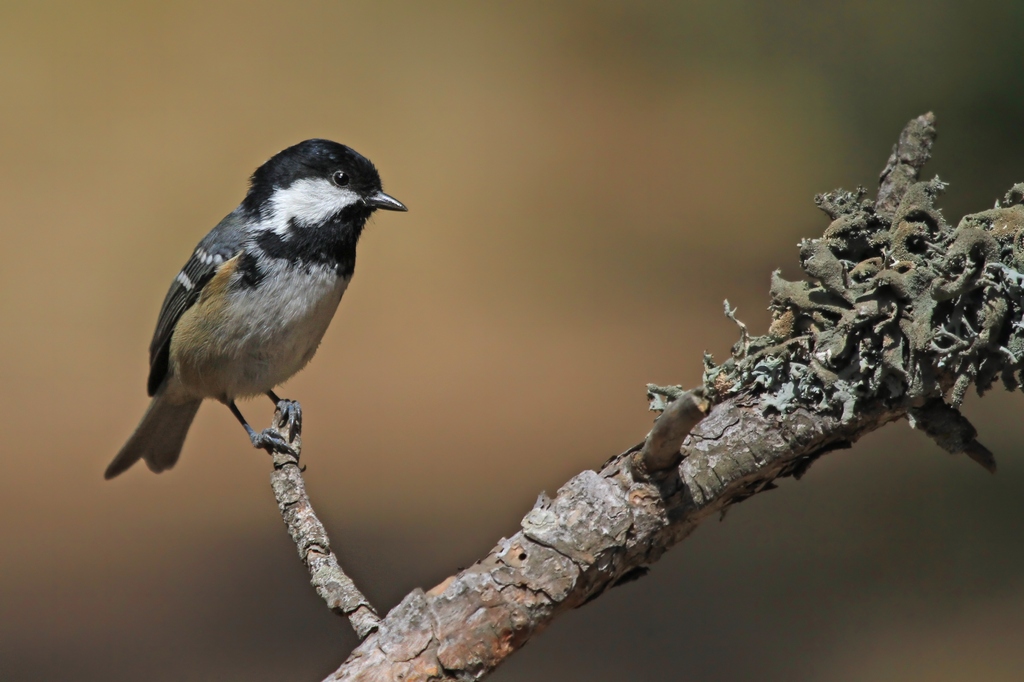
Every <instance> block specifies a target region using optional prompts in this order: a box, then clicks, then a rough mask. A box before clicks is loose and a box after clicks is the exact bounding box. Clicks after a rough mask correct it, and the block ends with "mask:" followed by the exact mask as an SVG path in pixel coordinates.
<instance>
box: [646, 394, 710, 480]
mask: <svg viewBox="0 0 1024 682" xmlns="http://www.w3.org/2000/svg"><path fill="white" fill-rule="evenodd" d="M647 394H648V397H649V398H650V399H651V401H652V403H651V409H654V410H657V409H660V410H662V412H661V416H659V417H658V419H657V420H655V422H654V427H653V428H652V429H651V432H650V433H649V434H648V435H647V439H646V440H645V441H644V444H643V447H642V448H640V450H639V451H638V452H634V453H633V454H632V455H631V457H630V466H631V468H632V470H633V474H634V476H636V477H638V478H641V479H648V478H650V477H651V476H652V475H653V474H655V473H657V472H659V471H667V470H669V469H672V468H673V467H675V466H676V465H677V464H679V461H680V460H681V459H682V458H683V457H682V454H681V453H680V446H681V445H682V444H683V441H684V440H685V439H686V437H687V436H688V435H690V431H692V430H693V427H694V426H696V425H697V424H699V423H700V421H701V420H702V419H704V417H705V416H706V415H707V413H708V409H710V403H709V402H708V401H707V400H706V399H705V398H704V388H703V387H699V388H695V389H693V390H691V391H683V390H681V389H679V388H677V387H668V388H665V387H661V386H655V385H653V384H649V385H648V387H647ZM666 401H670V402H666Z"/></svg>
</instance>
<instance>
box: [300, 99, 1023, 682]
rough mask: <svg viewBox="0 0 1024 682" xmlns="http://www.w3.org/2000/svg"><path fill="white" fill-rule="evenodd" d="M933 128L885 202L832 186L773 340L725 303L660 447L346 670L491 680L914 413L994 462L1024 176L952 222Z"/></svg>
mask: <svg viewBox="0 0 1024 682" xmlns="http://www.w3.org/2000/svg"><path fill="white" fill-rule="evenodd" d="M934 139H935V128H934V117H933V116H932V115H931V114H926V115H924V116H921V117H918V118H917V119H914V120H913V121H911V122H910V123H909V124H908V125H907V127H906V128H905V129H904V131H903V133H902V134H901V136H900V139H899V143H898V144H897V145H896V147H895V148H894V151H893V154H892V156H891V157H890V159H889V162H888V164H887V166H886V168H885V170H884V171H883V173H882V175H881V178H880V190H879V193H878V198H877V200H876V201H874V202H872V201H868V200H865V199H864V195H865V191H864V190H858V191H857V192H844V191H841V190H837V191H835V192H831V193H828V194H823V195H819V196H818V197H816V199H815V201H816V203H817V204H818V206H819V207H820V208H821V209H822V210H823V211H824V212H825V213H826V214H828V216H829V217H830V218H831V219H832V222H831V224H830V225H829V226H828V228H827V229H826V230H825V232H824V235H823V236H822V237H820V238H818V239H810V240H805V241H804V242H803V243H802V244H801V249H800V256H801V264H802V266H803V268H804V271H805V272H806V273H807V275H808V276H809V277H810V279H811V281H799V282H787V281H785V280H783V279H782V278H781V277H779V276H778V273H775V274H774V275H773V279H772V286H771V297H772V306H771V309H772V311H773V322H772V325H771V327H770V329H769V331H768V333H767V334H766V335H764V336H760V337H751V336H750V335H749V333H748V332H747V330H746V327H745V326H744V325H742V323H740V322H739V321H738V320H736V319H735V316H734V314H733V312H734V311H731V310H730V308H729V306H728V303H727V304H726V315H727V316H729V317H730V319H733V320H734V321H736V322H737V324H739V325H740V329H741V339H740V341H739V342H738V343H737V345H736V346H734V348H733V353H732V357H731V358H729V359H727V360H726V361H725V362H724V363H723V364H721V365H716V364H715V363H714V361H713V359H712V358H711V357H710V356H705V373H704V386H703V387H701V388H700V389H698V390H695V391H691V392H684V391H682V390H681V389H678V388H669V389H658V388H657V387H649V390H650V391H651V392H652V394H655V398H656V400H655V403H656V404H655V405H654V406H652V407H656V408H658V409H662V410H664V413H663V414H662V416H661V418H660V419H659V420H658V421H657V422H656V423H655V426H654V428H653V429H652V431H651V434H650V435H649V436H648V438H647V439H646V441H645V443H644V444H642V445H641V446H637V447H635V448H631V449H630V450H628V451H626V452H625V453H623V454H621V455H618V456H616V457H613V458H612V459H611V460H609V461H608V462H607V463H606V464H605V465H604V466H603V467H602V468H601V469H600V470H599V471H584V472H583V473H581V474H579V475H577V476H575V477H574V478H572V479H571V480H570V481H569V482H568V483H566V484H565V485H564V486H562V488H561V489H559V491H558V493H557V495H556V496H555V498H554V499H550V498H548V497H547V496H546V495H543V494H542V495H541V496H540V497H539V498H538V500H537V503H536V505H535V506H534V508H533V509H532V510H531V511H530V512H529V513H528V514H527V515H526V516H525V517H524V519H523V521H522V525H521V528H520V530H519V531H518V532H516V533H515V534H514V535H512V537H510V538H502V539H501V540H499V541H498V543H497V544H496V545H495V547H494V548H493V549H492V550H491V551H490V552H489V553H488V554H487V556H485V557H483V558H482V559H480V560H479V561H477V562H476V563H475V564H473V565H472V566H471V567H469V568H467V569H465V570H462V571H460V572H459V573H458V574H456V575H454V576H451V577H450V578H448V579H447V580H445V581H444V582H442V583H441V584H439V585H437V586H435V587H433V588H432V589H430V590H428V591H426V592H424V591H422V590H419V589H417V590H414V591H413V592H411V593H410V594H409V595H407V596H406V597H405V598H404V599H403V600H402V602H401V603H400V604H399V605H398V606H396V607H395V608H394V609H392V610H391V612H390V613H389V614H388V615H387V616H386V617H385V618H384V619H383V620H381V621H380V623H379V627H378V629H377V631H376V632H374V633H372V634H371V635H370V636H369V637H367V638H366V639H365V641H363V642H362V644H360V645H359V646H358V647H357V648H356V649H355V650H354V651H353V652H352V654H351V655H350V656H349V658H348V660H346V661H345V663H344V664H343V665H342V666H341V667H340V668H339V669H338V670H337V671H335V672H334V673H333V674H332V675H331V676H330V677H329V678H328V679H329V680H368V681H369V680H381V681H384V680H388V681H391V680H403V681H406V682H411V681H415V680H423V681H426V680H467V679H480V678H482V677H484V676H486V675H487V674H488V673H489V672H491V671H492V670H494V669H495V668H496V667H497V666H498V665H499V664H500V663H501V662H502V661H503V660H504V659H505V658H507V657H508V656H509V655H511V654H512V653H514V652H515V651H516V650H517V649H519V648H520V647H522V646H523V645H524V644H525V643H526V642H527V641H528V640H529V639H530V638H531V637H532V636H533V635H535V634H537V633H539V632H540V631H542V630H543V629H544V628H545V627H546V626H547V625H548V624H549V623H550V622H551V621H552V620H553V619H554V618H556V617H558V615H559V614H561V613H563V612H564V611H566V610H568V609H572V608H576V607H579V606H581V605H583V604H585V603H587V602H588V601H590V600H592V599H594V598H596V597H599V596H600V595H601V594H602V593H604V592H605V591H606V590H608V589H611V588H612V587H614V586H616V585H618V584H621V583H622V582H624V581H627V580H630V579H633V578H635V577H637V576H639V575H642V574H643V573H644V572H645V571H646V567H647V566H649V565H650V564H652V563H654V562H655V561H657V560H658V559H659V558H660V557H661V556H662V554H664V553H665V552H666V551H667V550H668V549H669V548H671V547H672V546H673V545H675V544H676V543H678V542H680V541H681V540H683V539H684V538H686V537H687V536H688V535H689V534H690V533H691V532H692V531H693V530H694V529H695V528H696V527H697V525H698V524H700V523H701V522H702V521H703V520H704V519H706V518H708V517H709V516H712V515H715V514H718V513H720V512H723V511H724V510H725V509H727V508H728V507H729V506H731V505H733V504H736V503H738V502H741V501H743V500H745V499H747V498H749V497H751V496H752V495H755V494H757V493H759V492H763V491H765V490H769V489H771V488H773V487H775V481H776V480H777V479H779V478H783V477H787V476H792V477H795V478H800V477H801V476H802V475H803V473H804V472H806V471H807V469H808V467H809V466H810V465H811V464H812V463H813V462H814V461H815V460H817V459H818V458H819V457H821V456H822V455H824V454H826V453H828V452H830V451H832V450H836V449H842V448H848V447H850V446H851V445H852V444H853V443H854V442H856V441H857V439H858V438H860V437H861V436H862V435H864V434H865V433H868V432H870V431H873V430H875V429H877V428H879V427H881V426H883V425H885V424H887V423H889V422H892V421H895V420H898V419H902V418H905V417H909V418H910V420H911V425H913V426H915V428H919V429H921V430H922V431H924V432H925V433H926V434H928V435H930V436H931V437H933V438H935V440H936V442H937V443H939V444H940V445H941V446H942V447H944V448H945V449H947V450H948V451H950V452H954V453H964V454H966V455H968V456H969V457H971V458H972V459H974V460H975V461H977V462H978V463H980V464H982V465H983V466H984V467H985V468H987V469H989V470H993V471H994V467H995V460H994V458H993V457H992V454H991V453H990V452H989V451H988V450H987V449H985V448H984V446H982V445H981V444H980V443H978V442H977V440H976V431H975V430H974V428H973V427H972V426H971V425H970V423H969V422H967V420H966V419H965V418H964V417H963V415H961V414H960V412H959V410H958V408H959V405H960V403H961V401H962V399H963V397H964V393H965V391H966V390H967V388H968V387H969V385H970V384H972V383H973V384H974V385H975V387H976V388H977V390H978V392H979V393H982V392H984V391H985V390H987V389H988V388H990V387H991V386H992V384H993V383H994V382H995V380H996V379H1001V380H1002V382H1003V383H1004V384H1005V386H1006V387H1007V388H1008V389H1010V390H1016V389H1017V388H1018V387H1019V386H1020V385H1021V383H1022V380H1024V377H1022V375H1021V371H1022V366H1024V364H1022V360H1024V185H1016V186H1014V187H1013V188H1012V189H1011V190H1010V192H1009V193H1008V194H1007V195H1006V198H1005V205H999V204H998V203H997V207H996V208H995V209H990V210H988V211H983V212H981V213H976V214H973V215H969V216H966V217H965V218H964V219H963V220H962V221H961V222H960V224H959V226H957V227H956V228H953V227H951V226H950V225H949V224H948V223H946V221H945V219H944V218H943V216H942V214H941V213H940V212H939V211H938V209H937V208H935V205H934V201H935V198H936V197H937V196H938V194H939V193H940V192H941V191H942V190H943V189H944V187H945V185H944V184H943V183H941V182H940V181H939V180H938V179H937V178H936V179H935V180H932V181H930V182H918V174H919V172H920V170H921V167H922V166H923V165H924V163H925V161H927V159H928V156H929V154H930V150H931V146H932V143H933V142H934ZM666 398H667V399H668V401H669V402H667V403H665V402H663V400H664V399H666ZM673 400H674V402H673ZM705 400H706V401H707V403H708V404H712V405H713V408H712V409H711V411H710V413H709V414H708V415H707V417H706V418H705V419H704V420H703V421H699V420H700V417H701V416H703V414H704V413H705V412H706V407H707V406H706V405H705V404H704V401H705ZM698 421H699V423H697V422H698ZM694 424H696V425H695V426H694ZM691 427H692V429H693V430H692V431H689V429H690V428H691ZM687 432H689V435H688V436H686V433H687ZM684 436H685V440H683V441H682V444H681V445H680V441H681V440H682V439H683V437H684ZM325 542H326V540H325ZM325 546H326V545H325ZM300 552H301V550H300Z"/></svg>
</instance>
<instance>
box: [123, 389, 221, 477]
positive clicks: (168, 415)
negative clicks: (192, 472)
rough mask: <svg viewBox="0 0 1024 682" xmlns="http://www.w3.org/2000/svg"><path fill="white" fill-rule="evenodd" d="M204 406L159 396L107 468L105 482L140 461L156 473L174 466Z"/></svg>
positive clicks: (198, 402)
mask: <svg viewBox="0 0 1024 682" xmlns="http://www.w3.org/2000/svg"><path fill="white" fill-rule="evenodd" d="M201 403H202V401H201V400H194V401H191V402H187V403H179V404H173V403H171V402H169V401H168V400H167V399H166V398H165V397H164V394H163V393H162V392H161V393H157V395H156V397H155V398H153V402H151V403H150V404H149V408H148V409H147V410H146V414H144V415H142V421H141V422H139V426H138V428H136V429H135V433H133V434H132V437H131V438H129V439H128V442H127V443H125V444H124V447H123V448H121V452H119V453H117V457H115V458H114V461H113V462H111V463H110V466H108V467H107V470H106V472H105V473H104V474H103V478H105V479H107V480H110V479H111V478H114V477H115V476H117V475H118V474H122V473H124V472H125V471H127V470H128V468H129V467H130V466H131V465H133V464H135V463H136V462H138V461H139V460H140V459H144V460H146V465H147V466H148V467H149V468H150V469H151V470H152V471H155V472H157V473H160V472H161V471H163V470H165V469H170V468H171V467H172V466H174V464H175V462H177V461H178V455H179V454H181V447H182V446H183V445H184V444H185V436H187V435H188V428H189V427H190V426H191V425H192V420H193V419H195V416H196V412H197V411H198V410H199V405H200V404H201Z"/></svg>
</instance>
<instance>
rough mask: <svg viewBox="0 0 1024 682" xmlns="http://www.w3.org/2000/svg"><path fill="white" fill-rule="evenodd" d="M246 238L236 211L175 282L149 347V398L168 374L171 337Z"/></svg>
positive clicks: (202, 243) (198, 249)
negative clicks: (219, 270)
mask: <svg viewBox="0 0 1024 682" xmlns="http://www.w3.org/2000/svg"><path fill="white" fill-rule="evenodd" d="M245 239H246V230H245V220H244V218H243V217H242V214H241V212H240V211H239V210H237V209H236V210H235V211H233V212H232V213H229V214H228V216H227V217H226V218H224V220H222V221H220V223H219V224H218V225H217V226H216V227H215V228H213V229H212V230H210V233H209V234H207V235H206V236H205V237H203V239H202V241H200V242H199V244H198V246H196V250H195V251H194V252H193V253H192V257H191V258H189V259H188V262H187V263H185V267H183V268H182V269H181V272H179V273H178V275H177V277H175V278H174V281H173V282H171V288H170V289H169V290H168V291H167V296H166V297H165V298H164V304H163V306H162V307H161V308H160V317H159V318H158V320H157V323H156V331H155V332H154V333H153V341H152V343H150V344H149V382H148V384H147V389H148V391H149V395H151V396H152V395H155V394H156V392H157V389H159V388H160V384H161V383H163V380H164V377H165V376H166V375H167V366H168V361H169V354H170V348H171V334H173V333H174V327H175V325H177V324H178V320H179V319H181V316H182V315H183V314H184V313H185V311H186V310H188V309H189V308H191V307H192V306H193V305H194V304H195V302H196V301H197V300H199V294H200V292H201V291H202V290H203V287H205V286H206V284H207V282H209V281H210V280H211V279H213V276H214V274H216V272H217V270H218V269H219V268H220V267H221V265H223V264H224V263H225V262H226V261H228V260H230V259H231V258H233V257H234V256H235V255H236V254H237V253H238V252H239V251H240V250H241V249H242V246H243V244H244V242H245Z"/></svg>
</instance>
